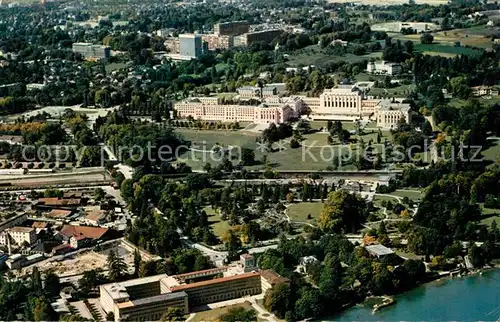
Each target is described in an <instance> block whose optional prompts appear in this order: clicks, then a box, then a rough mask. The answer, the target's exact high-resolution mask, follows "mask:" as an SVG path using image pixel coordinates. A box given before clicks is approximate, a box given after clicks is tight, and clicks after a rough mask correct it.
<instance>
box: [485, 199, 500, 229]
mask: <svg viewBox="0 0 500 322" xmlns="http://www.w3.org/2000/svg"><path fill="white" fill-rule="evenodd" d="M480 206H481V210H482V212H483V215H484V217H485V218H484V219H481V223H482V224H484V225H486V226H490V225H491V223H492V222H493V221H496V222H497V225H500V210H499V209H491V208H484V206H483V205H482V204H481V205H480Z"/></svg>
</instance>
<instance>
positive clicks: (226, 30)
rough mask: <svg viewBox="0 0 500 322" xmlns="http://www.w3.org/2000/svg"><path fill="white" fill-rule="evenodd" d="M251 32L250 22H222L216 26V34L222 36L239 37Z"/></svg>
mask: <svg viewBox="0 0 500 322" xmlns="http://www.w3.org/2000/svg"><path fill="white" fill-rule="evenodd" d="M249 30H250V24H249V23H248V21H244V20H242V21H231V22H222V23H217V24H215V25H214V33H215V34H216V35H221V36H238V35H241V34H244V33H247V32H248V31H249Z"/></svg>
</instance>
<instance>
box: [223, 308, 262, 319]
mask: <svg viewBox="0 0 500 322" xmlns="http://www.w3.org/2000/svg"><path fill="white" fill-rule="evenodd" d="M218 320H219V321H221V322H253V321H256V320H257V312H256V311H255V310H254V309H249V310H246V309H245V308H243V307H235V308H232V309H230V310H229V312H227V313H226V314H223V315H221V316H219V319H218Z"/></svg>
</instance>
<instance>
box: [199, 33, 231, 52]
mask: <svg viewBox="0 0 500 322" xmlns="http://www.w3.org/2000/svg"><path fill="white" fill-rule="evenodd" d="M201 40H202V42H203V43H206V44H207V48H208V50H216V49H229V48H231V47H233V37H232V36H224V35H217V34H207V35H201Z"/></svg>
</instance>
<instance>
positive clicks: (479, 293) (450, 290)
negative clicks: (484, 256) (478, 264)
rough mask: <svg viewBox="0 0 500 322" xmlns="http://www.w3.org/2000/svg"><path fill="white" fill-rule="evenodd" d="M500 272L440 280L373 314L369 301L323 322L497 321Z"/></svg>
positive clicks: (493, 271)
mask: <svg viewBox="0 0 500 322" xmlns="http://www.w3.org/2000/svg"><path fill="white" fill-rule="evenodd" d="M499 289H500V269H489V270H485V271H483V272H482V274H473V275H468V276H464V277H454V278H449V277H445V278H440V279H437V280H435V281H432V282H429V283H425V284H422V285H420V286H418V287H416V288H415V289H413V290H410V291H408V292H405V293H402V294H399V295H396V296H394V300H395V301H396V302H397V303H396V304H395V305H391V306H389V307H385V308H384V309H381V310H378V311H377V312H375V313H374V312H373V303H371V304H370V303H368V302H369V301H368V302H367V301H365V302H363V303H361V304H358V305H356V306H354V307H352V308H350V309H347V310H345V311H344V312H341V313H338V314H335V315H332V316H330V317H328V318H326V319H324V321H355V320H356V321H360V320H362V321H380V320H390V321H402V320H426V321H445V320H448V321H450V320H455V321H458V320H460V321H478V320H483V321H484V320H486V321H496V320H497V319H499V318H500V292H498V290H499Z"/></svg>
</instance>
